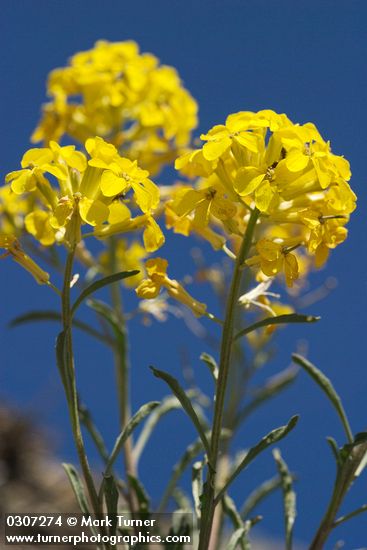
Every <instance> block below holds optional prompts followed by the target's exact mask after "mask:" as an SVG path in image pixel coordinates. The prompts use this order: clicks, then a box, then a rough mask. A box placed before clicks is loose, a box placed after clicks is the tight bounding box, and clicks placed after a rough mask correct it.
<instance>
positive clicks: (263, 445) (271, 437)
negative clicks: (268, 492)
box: [215, 416, 299, 504]
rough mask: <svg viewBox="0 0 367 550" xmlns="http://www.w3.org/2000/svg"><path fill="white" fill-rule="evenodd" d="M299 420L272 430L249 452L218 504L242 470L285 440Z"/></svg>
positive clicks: (223, 489)
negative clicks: (262, 453) (275, 444)
mask: <svg viewBox="0 0 367 550" xmlns="http://www.w3.org/2000/svg"><path fill="white" fill-rule="evenodd" d="M298 419H299V416H293V417H292V418H291V419H290V421H289V422H288V424H287V425H286V426H281V427H280V428H276V429H275V430H272V431H271V432H269V433H268V434H267V435H266V436H265V437H263V438H262V439H261V440H260V441H259V443H257V444H256V445H255V446H254V447H252V448H251V449H250V450H249V451H248V453H247V454H246V456H245V458H244V459H243V460H242V462H241V463H240V464H239V465H238V466H237V468H236V469H235V471H234V472H233V473H232V474H231V475H230V477H229V479H228V480H227V482H226V483H225V485H224V487H223V488H222V489H221V490H220V491H219V493H218V494H217V496H216V497H215V503H216V504H217V503H218V502H219V501H220V500H221V498H222V497H223V495H224V494H225V492H226V491H227V489H228V487H229V486H230V485H231V483H232V482H233V481H234V479H235V478H236V477H237V476H238V475H239V474H240V473H241V472H242V470H244V469H245V468H246V467H247V466H248V465H249V464H250V463H251V462H252V461H253V460H254V458H256V457H257V455H259V454H260V453H261V452H262V451H264V450H265V449H267V448H268V447H270V446H271V445H274V443H276V442H277V441H280V440H281V439H283V438H284V437H285V436H286V435H287V434H288V433H289V432H290V431H291V430H293V428H294V427H295V426H296V424H297V422H298Z"/></svg>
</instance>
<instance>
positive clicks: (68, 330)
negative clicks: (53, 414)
mask: <svg viewBox="0 0 367 550" xmlns="http://www.w3.org/2000/svg"><path fill="white" fill-rule="evenodd" d="M74 253H75V249H72V250H71V251H70V252H69V253H68V256H67V260H66V265H65V274H64V284H63V289H62V322H63V329H64V332H65V346H66V353H65V357H66V365H65V367H66V372H67V381H68V384H67V385H66V387H65V392H66V398H67V401H68V407H69V412H70V419H71V426H72V431H73V436H74V441H75V446H76V449H77V453H78V457H79V461H80V466H81V468H82V471H83V476H84V480H85V484H86V486H87V490H88V494H89V498H90V501H91V504H92V507H93V511H94V513H95V514H99V513H100V512H101V510H100V503H99V500H98V495H97V491H96V488H95V485H94V481H93V476H92V473H91V470H90V467H89V463H88V458H87V455H86V452H85V447H84V441H83V436H82V432H81V427H80V419H79V411H78V394H77V389H76V379H75V366H74V355H73V340H72V316H71V307H70V281H71V277H72V270H73V262H74Z"/></svg>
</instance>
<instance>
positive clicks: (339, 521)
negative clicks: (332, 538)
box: [334, 504, 367, 527]
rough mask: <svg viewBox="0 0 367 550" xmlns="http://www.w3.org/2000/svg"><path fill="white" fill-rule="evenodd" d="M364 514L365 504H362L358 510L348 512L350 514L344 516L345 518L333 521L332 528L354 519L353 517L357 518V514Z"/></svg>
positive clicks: (366, 507)
mask: <svg viewBox="0 0 367 550" xmlns="http://www.w3.org/2000/svg"><path fill="white" fill-rule="evenodd" d="M364 512H367V504H364V505H363V506H361V507H360V508H357V510H354V511H353V512H350V514H345V516H341V517H340V518H338V519H337V520H335V521H334V527H337V526H338V525H340V524H341V523H344V522H345V521H348V520H349V519H351V518H354V517H355V516H359V514H363V513H364Z"/></svg>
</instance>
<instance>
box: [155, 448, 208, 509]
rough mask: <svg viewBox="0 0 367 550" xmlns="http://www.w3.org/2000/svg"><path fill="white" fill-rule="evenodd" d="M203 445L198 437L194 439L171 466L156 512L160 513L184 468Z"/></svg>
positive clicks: (201, 449)
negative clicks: (168, 478) (170, 473)
mask: <svg viewBox="0 0 367 550" xmlns="http://www.w3.org/2000/svg"><path fill="white" fill-rule="evenodd" d="M203 449H204V446H203V442H202V440H201V439H200V438H199V439H197V440H196V441H194V442H193V443H192V444H191V445H189V446H188V447H187V449H186V451H185V452H184V454H183V455H182V457H181V459H180V460H179V461H178V463H177V464H176V465H175V466H174V467H173V472H172V476H171V479H170V480H169V482H168V485H167V488H166V490H165V492H164V494H163V497H162V500H161V503H160V505H159V508H158V513H162V512H163V511H164V510H165V508H166V506H167V504H168V500H169V499H170V497H171V495H172V494H173V492H174V490H175V487H176V485H177V483H178V480H179V479H180V477H181V476H182V474H183V473H184V471H185V470H186V468H187V467H188V466H189V464H190V462H191V461H192V460H194V458H195V457H196V456H197V455H198V454H199V453H200V452H201V451H203Z"/></svg>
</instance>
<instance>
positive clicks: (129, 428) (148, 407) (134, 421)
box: [105, 401, 159, 476]
mask: <svg viewBox="0 0 367 550" xmlns="http://www.w3.org/2000/svg"><path fill="white" fill-rule="evenodd" d="M158 405H159V401H151V402H150V403H146V404H145V405H143V406H142V407H140V409H139V410H138V412H137V413H135V414H134V416H133V417H132V418H131V419H130V420H129V422H128V423H127V425H126V427H125V428H124V429H123V430H122V432H121V433H120V435H119V436H118V438H117V439H116V442H115V445H114V447H113V449H112V452H111V454H110V457H109V459H108V461H107V465H106V472H105V476H108V475H109V474H110V472H111V470H112V466H113V465H114V463H115V460H116V458H117V457H118V454H119V452H120V450H121V448H122V446H123V444H124V443H125V441H126V440H127V439H128V437H130V435H131V434H132V432H133V431H134V430H135V428H136V427H137V426H138V425H139V424H140V422H141V421H142V420H144V418H145V417H146V416H148V414H150V413H151V411H152V410H154V409H155V408H156V407H158Z"/></svg>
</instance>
